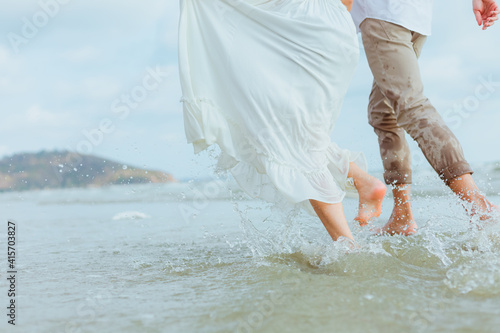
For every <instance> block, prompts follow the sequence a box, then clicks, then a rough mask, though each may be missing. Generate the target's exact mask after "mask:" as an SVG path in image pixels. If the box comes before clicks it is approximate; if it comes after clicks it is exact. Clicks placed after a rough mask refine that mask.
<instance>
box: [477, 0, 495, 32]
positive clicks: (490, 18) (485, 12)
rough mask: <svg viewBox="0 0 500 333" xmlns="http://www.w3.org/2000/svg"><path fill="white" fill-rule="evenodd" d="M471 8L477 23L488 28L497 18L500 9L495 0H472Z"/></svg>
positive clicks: (484, 28)
mask: <svg viewBox="0 0 500 333" xmlns="http://www.w3.org/2000/svg"><path fill="white" fill-rule="evenodd" d="M472 9H473V10H474V14H475V15H476V20H477V24H478V25H479V26H481V25H482V26H483V30H486V29H488V28H489V27H491V26H492V25H493V24H495V21H496V20H498V14H500V9H499V8H498V5H497V3H496V1H495V0H472Z"/></svg>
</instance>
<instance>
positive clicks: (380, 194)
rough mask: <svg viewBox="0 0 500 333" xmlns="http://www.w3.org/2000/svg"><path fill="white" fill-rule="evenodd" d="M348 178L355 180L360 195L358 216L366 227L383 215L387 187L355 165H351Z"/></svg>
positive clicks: (360, 223) (360, 222) (357, 218)
mask: <svg viewBox="0 0 500 333" xmlns="http://www.w3.org/2000/svg"><path fill="white" fill-rule="evenodd" d="M347 176H348V177H350V178H352V179H353V180H354V186H355V187H356V190H358V194H359V210H358V216H357V217H356V218H355V220H356V221H358V222H359V225H361V226H365V225H367V224H368V221H370V220H371V219H372V218H374V217H379V216H380V214H381V213H382V201H383V200H384V197H385V192H387V187H386V186H385V184H384V183H382V182H381V181H380V180H378V179H377V178H375V177H373V176H370V175H369V174H367V173H366V172H365V171H363V170H361V169H360V168H359V167H358V166H357V165H356V164H355V163H352V162H351V163H349V173H348V175H347Z"/></svg>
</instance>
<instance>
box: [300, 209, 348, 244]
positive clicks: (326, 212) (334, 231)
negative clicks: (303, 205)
mask: <svg viewBox="0 0 500 333" xmlns="http://www.w3.org/2000/svg"><path fill="white" fill-rule="evenodd" d="M309 201H310V202H311V205H312V206H313V208H314V211H315V212H316V214H318V217H319V219H320V220H321V222H323V225H324V226H325V228H326V230H327V231H328V233H329V234H330V236H331V237H332V239H333V240H334V241H336V240H337V239H338V238H339V237H346V238H349V239H353V237H352V233H351V230H350V229H349V225H347V220H346V218H345V215H344V208H343V206H342V203H336V204H329V203H324V202H321V201H317V200H309Z"/></svg>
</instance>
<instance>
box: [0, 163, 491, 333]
mask: <svg viewBox="0 0 500 333" xmlns="http://www.w3.org/2000/svg"><path fill="white" fill-rule="evenodd" d="M480 176H481V175H480ZM481 177H482V178H481ZM481 177H480V178H479V183H480V186H481V187H482V188H483V189H484V191H486V192H487V194H488V195H489V197H490V198H491V200H492V201H493V202H495V203H497V204H499V203H500V195H499V192H500V175H499V174H498V171H495V170H494V169H493V168H492V169H491V170H490V171H488V172H483V173H482V176H481ZM416 183H417V184H416V185H415V186H414V189H413V192H414V198H413V207H414V215H415V218H416V220H417V223H418V224H419V227H420V228H419V232H418V234H417V235H415V236H411V237H402V236H393V237H390V236H377V235H374V234H373V232H371V231H370V230H369V228H360V227H358V226H356V224H355V223H354V222H350V225H351V228H352V229H353V233H354V236H355V238H356V240H357V243H358V244H359V246H360V247H359V248H358V249H354V250H352V249H351V247H350V246H349V244H347V243H345V242H339V243H333V242H332V241H331V239H330V238H329V236H328V234H327V233H326V231H325V230H324V228H323V226H322V225H321V223H320V221H319V220H318V219H317V218H315V217H312V216H309V215H307V214H306V213H304V212H300V211H295V210H289V209H288V208H289V207H283V206H279V207H276V206H272V205H269V204H266V203H263V202H261V201H259V200H252V199H249V198H248V197H246V196H245V195H244V194H243V193H241V192H240V191H239V190H238V188H237V186H235V185H234V184H232V183H231V182H230V181H229V183H228V182H226V180H224V179H213V180H207V181H195V182H186V183H175V184H165V185H153V184H150V185H140V186H113V187H107V188H91V189H65V190H45V191H36V192H12V193H3V194H0V218H1V221H0V228H1V230H2V232H1V233H0V235H1V236H0V248H2V249H3V251H1V253H3V254H0V258H1V259H2V265H1V266H0V267H1V268H0V270H1V276H2V279H1V281H0V295H1V296H0V304H1V305H2V306H1V307H0V308H2V309H3V310H1V311H3V312H4V313H2V316H1V317H0V318H3V319H2V320H1V323H0V331H1V332H7V331H14V330H13V327H11V325H9V324H8V323H7V321H8V319H9V318H8V317H7V316H6V315H7V313H8V309H7V306H8V304H9V303H8V302H9V297H8V296H7V290H8V289H9V283H8V281H7V280H6V278H4V277H5V276H6V272H7V271H8V267H7V251H6V250H7V223H8V221H9V220H10V221H13V222H14V223H15V224H16V270H17V275H16V297H15V302H16V328H17V329H18V330H19V331H20V332H51V333H52V332H499V331H500V227H499V225H498V224H492V225H488V226H485V227H484V228H482V229H481V230H478V228H474V227H471V223H470V220H469V219H468V218H467V216H466V215H465V213H464V209H463V207H462V206H461V205H460V203H459V202H458V201H457V199H456V198H455V197H454V196H452V195H451V194H450V193H449V191H448V190H447V189H446V188H445V187H444V185H442V184H440V182H439V180H437V179H436V178H435V177H434V178H433V177H432V176H426V175H421V176H420V177H417V181H416ZM344 204H345V211H346V214H347V217H348V219H349V221H353V218H354V217H355V215H356V207H357V201H356V199H354V198H347V199H346V200H345V203H344ZM391 209H392V205H391V199H390V198H387V200H386V202H385V203H384V210H383V214H382V216H381V217H380V218H379V219H377V220H376V221H374V222H373V224H374V225H375V226H381V225H383V224H384V223H385V221H387V219H388V217H389V215H390V212H391Z"/></svg>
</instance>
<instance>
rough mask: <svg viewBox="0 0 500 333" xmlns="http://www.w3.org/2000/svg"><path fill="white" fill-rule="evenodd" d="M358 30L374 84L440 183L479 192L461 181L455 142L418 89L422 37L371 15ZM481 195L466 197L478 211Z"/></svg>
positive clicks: (464, 169)
mask: <svg viewBox="0 0 500 333" xmlns="http://www.w3.org/2000/svg"><path fill="white" fill-rule="evenodd" d="M361 30H362V36H363V43H364V46H365V51H366V54H367V59H368V62H369V65H370V68H371V70H372V73H373V75H374V78H375V82H376V85H377V87H378V88H379V89H380V92H381V94H382V95H383V96H384V97H385V98H386V103H387V104H388V105H390V106H391V108H392V109H393V110H394V114H395V116H396V120H397V124H398V125H399V126H400V127H402V128H403V129H404V130H405V131H406V132H407V133H408V134H409V135H410V136H411V137H412V138H413V139H414V140H416V141H417V143H418V145H419V147H420V148H421V150H422V152H423V153H424V155H425V157H426V158H427V160H428V161H429V163H430V164H431V166H432V167H433V168H434V170H436V172H437V173H438V174H439V176H440V177H441V178H442V179H443V180H444V182H445V183H446V184H447V185H449V186H450V185H451V184H454V185H455V186H450V188H451V189H452V190H453V191H454V192H455V193H456V194H457V195H459V196H460V197H461V198H464V197H463V195H461V194H460V193H479V191H477V187H475V185H474V186H472V185H473V183H471V182H469V181H467V180H466V179H469V177H470V174H472V169H471V168H470V166H469V164H468V163H467V162H466V160H465V158H464V155H463V151H462V148H461V146H460V143H459V142H458V140H457V139H456V137H455V136H454V135H453V133H452V132H451V131H450V129H449V128H448V127H447V126H446V124H445V123H444V121H443V119H442V118H441V116H440V115H439V113H438V112H437V111H436V109H435V108H434V107H433V106H432V104H431V103H430V102H429V100H428V99H427V98H426V97H425V96H424V94H423V84H422V80H421V76H420V70H419V66H418V57H419V55H420V50H421V48H422V46H423V43H424V41H425V37H424V36H421V35H419V34H417V33H413V32H411V31H409V30H408V29H405V28H404V27H401V26H399V25H396V24H392V23H388V22H384V21H380V20H375V19H367V20H365V21H364V22H363V24H362V25H361ZM464 175H465V176H464ZM467 175H469V176H467ZM461 176H463V177H461ZM459 188H460V189H459ZM484 200H485V199H484V196H483V197H482V199H481V200H479V199H477V198H476V199H472V204H473V206H474V205H476V206H477V207H478V210H481V209H482V208H484V204H482V203H481V201H484Z"/></svg>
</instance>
